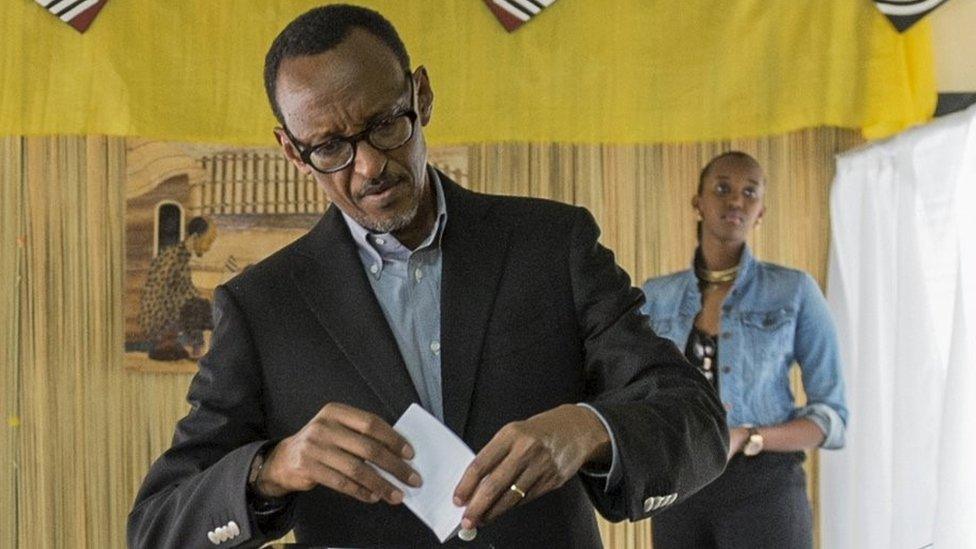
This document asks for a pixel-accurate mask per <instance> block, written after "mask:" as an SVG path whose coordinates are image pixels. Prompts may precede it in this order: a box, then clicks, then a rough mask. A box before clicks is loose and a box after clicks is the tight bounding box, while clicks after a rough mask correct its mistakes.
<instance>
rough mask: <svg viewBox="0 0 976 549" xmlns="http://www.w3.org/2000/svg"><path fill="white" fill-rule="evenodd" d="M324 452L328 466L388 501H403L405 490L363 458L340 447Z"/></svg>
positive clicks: (397, 502)
mask: <svg viewBox="0 0 976 549" xmlns="http://www.w3.org/2000/svg"><path fill="white" fill-rule="evenodd" d="M324 453H325V464H326V465H327V466H329V467H331V468H333V469H335V470H336V471H338V472H340V473H342V474H343V475H345V476H347V477H349V478H350V479H352V480H353V481H355V482H356V483H357V484H359V485H360V486H363V487H364V488H366V489H367V490H369V491H370V492H371V493H373V494H377V495H379V497H381V498H383V499H384V500H386V502H387V503H390V504H393V505H397V504H399V503H400V502H401V501H403V492H401V491H400V490H399V489H398V488H397V487H396V486H393V485H392V484H390V483H389V482H387V480H386V479H384V478H383V477H381V476H380V475H378V474H377V473H376V471H375V470H373V468H372V467H370V466H369V465H367V464H366V463H364V462H363V460H361V459H359V458H358V457H356V456H353V455H351V454H348V453H346V452H345V451H343V450H342V449H340V448H330V449H327V450H325V451H324Z"/></svg>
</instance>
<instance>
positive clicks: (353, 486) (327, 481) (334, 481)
mask: <svg viewBox="0 0 976 549" xmlns="http://www.w3.org/2000/svg"><path fill="white" fill-rule="evenodd" d="M309 469H310V471H309V473H310V475H311V477H312V480H314V481H315V482H317V483H319V484H321V485H322V486H325V487H326V488H331V489H332V490H335V491H336V492H339V493H342V494H345V495H347V496H350V497H352V498H355V499H358V500H359V501H361V502H363V503H376V502H377V501H379V500H380V496H379V494H376V493H373V492H372V491H371V490H370V489H368V488H366V487H365V486H363V485H361V484H359V483H357V482H356V481H355V480H353V479H351V478H349V477H347V476H346V475H344V474H342V473H340V472H339V471H337V470H336V469H333V468H332V467H329V466H328V465H325V464H324V463H314V464H311V465H309Z"/></svg>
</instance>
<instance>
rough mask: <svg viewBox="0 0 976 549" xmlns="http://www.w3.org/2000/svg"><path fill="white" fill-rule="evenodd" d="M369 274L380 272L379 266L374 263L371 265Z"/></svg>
mask: <svg viewBox="0 0 976 549" xmlns="http://www.w3.org/2000/svg"><path fill="white" fill-rule="evenodd" d="M369 272H371V273H373V274H376V273H378V272H380V266H379V265H377V264H376V263H373V265H372V266H371V267H370V268H369Z"/></svg>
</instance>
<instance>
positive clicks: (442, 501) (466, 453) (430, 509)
mask: <svg viewBox="0 0 976 549" xmlns="http://www.w3.org/2000/svg"><path fill="white" fill-rule="evenodd" d="M393 429H394V430H396V432H398V433H400V435H401V436H403V438H405V439H407V442H409V443H410V445H411V446H413V451H414V458H413V459H412V460H410V461H408V463H410V465H411V466H412V467H413V468H414V470H415V471H417V473H418V474H420V478H421V479H423V484H422V485H421V486H420V488H414V487H412V486H408V485H406V484H404V483H402V482H400V481H399V480H397V479H396V477H394V476H393V475H391V474H389V473H387V472H386V471H384V470H382V469H380V468H379V467H376V466H375V465H373V464H372V463H370V465H372V466H373V468H374V469H376V471H377V472H378V473H379V474H380V475H381V476H382V477H383V478H385V479H386V480H388V481H390V483H391V484H393V485H394V486H396V487H397V488H399V489H400V490H402V491H403V503H404V504H405V505H406V506H407V508H408V509H410V510H411V511H413V513H414V514H415V515H417V517H418V518H419V519H420V520H422V521H424V524H426V525H427V526H428V527H430V529H431V530H433V531H434V535H436V536H437V539H439V540H440V541H441V543H444V542H445V541H447V540H449V539H450V538H451V537H453V536H454V534H456V533H458V531H459V530H460V529H461V519H462V518H464V510H465V508H464V507H457V506H456V505H454V489H455V488H456V487H457V485H458V483H459V482H460V481H461V476H462V475H464V471H465V469H467V468H468V465H469V464H470V463H471V461H472V460H474V452H472V451H471V448H468V445H467V444H465V443H464V441H463V440H461V439H460V438H459V437H458V436H457V435H456V434H454V432H453V431H451V430H450V429H448V428H447V426H445V425H444V424H443V423H441V422H440V421H438V420H437V418H435V417H434V416H432V415H430V413H428V412H427V410H424V409H423V408H422V407H420V406H418V405H417V404H411V405H410V407H409V408H407V411H406V412H404V413H403V415H402V416H400V419H398V420H397V422H396V424H395V425H393ZM463 534H465V535H464V536H462V539H465V538H467V539H471V538H473V537H474V535H473V534H474V533H473V532H468V531H464V532H463Z"/></svg>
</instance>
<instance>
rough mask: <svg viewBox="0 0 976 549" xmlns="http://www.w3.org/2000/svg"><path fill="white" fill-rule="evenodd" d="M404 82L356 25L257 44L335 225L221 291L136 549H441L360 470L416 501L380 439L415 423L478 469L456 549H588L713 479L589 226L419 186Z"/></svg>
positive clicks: (412, 94)
mask: <svg viewBox="0 0 976 549" xmlns="http://www.w3.org/2000/svg"><path fill="white" fill-rule="evenodd" d="M409 67H410V63H409V58H408V57H407V52H406V49H405V48H404V46H403V44H402V42H401V41H400V39H399V37H398V36H397V34H396V31H395V30H394V29H393V27H392V26H391V25H390V24H389V23H388V22H387V21H386V20H385V19H383V18H382V17H381V16H380V15H379V14H377V13H375V12H372V11H369V10H365V9H362V8H355V7H349V6H329V7H325V8H318V9H314V10H312V11H310V12H308V13H306V14H305V15H303V16H301V17H299V18H298V19H296V20H295V21H293V22H292V23H291V24H290V25H289V26H288V27H287V28H286V29H285V30H284V31H282V33H281V34H280V35H279V36H278V38H277V39H276V40H275V42H274V43H273V44H272V46H271V49H270V51H269V53H268V56H267V59H266V64H265V84H266V87H267V89H268V95H269V98H270V100H271V103H272V106H273V108H274V110H275V114H276V116H277V117H278V120H279V122H280V123H281V127H280V128H278V129H277V130H276V134H277V136H278V140H279V142H280V143H281V146H282V149H283V150H284V153H285V155H287V157H288V158H289V159H290V160H291V161H292V162H293V163H295V164H296V165H297V166H298V167H299V168H300V169H301V170H302V171H303V172H305V173H309V174H311V175H312V176H314V177H315V179H316V180H317V182H318V183H319V184H320V185H322V187H323V189H324V190H325V192H326V194H327V195H328V197H329V198H330V200H331V202H332V206H331V207H330V208H329V210H328V211H327V212H326V214H325V215H324V216H323V217H322V220H321V221H320V222H319V223H318V224H317V225H316V226H315V228H313V229H312V230H311V231H310V232H309V233H308V234H307V235H305V236H304V237H302V238H300V239H299V240H297V241H296V242H295V243H293V244H291V245H289V246H288V247H286V248H284V249H283V250H281V251H279V252H278V253H276V254H274V255H272V256H271V257H269V258H268V259H266V260H264V261H262V262H261V263H259V264H257V265H255V266H254V267H252V268H250V269H248V270H247V271H245V272H244V273H242V274H241V275H240V276H238V277H236V278H235V279H233V280H231V281H230V282H228V283H227V284H226V285H225V286H222V287H220V288H218V289H217V291H216V293H215V296H214V308H215V321H216V322H215V323H216V326H215V329H214V333H213V339H212V342H211V350H210V352H209V353H208V354H207V356H206V357H205V358H204V359H203V360H202V361H201V363H200V372H199V373H198V374H197V376H196V377H195V378H194V380H193V383H192V385H191V387H190V391H189V396H188V399H189V401H190V403H191V404H192V405H193V407H192V410H191V411H190V413H189V414H188V415H187V416H186V417H185V418H184V419H182V420H181V421H180V422H179V424H178V425H177V427H176V434H175V436H174V439H173V446H172V448H170V449H169V450H168V451H167V452H166V453H165V454H163V456H161V457H160V458H159V460H157V462H156V463H155V464H154V465H153V467H152V469H151V471H150V472H149V475H148V476H147V478H146V480H145V482H144V484H143V487H142V489H141V491H140V492H139V495H138V497H137V499H136V502H135V505H134V507H133V510H132V512H131V514H130V516H129V531H128V537H129V543H130V544H131V545H132V546H138V547H207V546H211V544H212V545H219V546H228V547H230V546H248V547H254V546H258V545H260V544H261V543H263V542H264V541H267V540H269V539H274V538H276V537H278V536H280V535H282V534H283V533H285V532H287V531H288V530H289V529H291V528H294V530H295V534H296V536H297V539H298V540H299V541H301V542H303V543H310V544H319V545H321V544H328V545H341V546H403V545H408V546H432V545H437V540H436V538H434V537H433V535H432V533H431V532H430V531H429V530H428V529H427V528H426V527H425V526H424V525H423V524H422V523H421V522H420V521H419V520H418V519H417V518H416V517H414V516H413V514H412V513H411V512H410V511H409V510H407V509H406V508H405V507H404V506H403V505H401V503H402V501H403V494H402V493H401V492H400V491H399V490H397V489H396V488H395V487H394V486H393V485H392V484H390V483H388V482H386V481H385V480H383V478H382V477H380V476H379V475H378V474H377V473H375V472H374V471H373V469H372V468H370V467H369V466H367V464H366V462H367V461H368V462H370V463H372V464H375V465H376V466H378V467H381V468H382V469H385V470H386V471H388V472H389V473H390V474H392V475H394V476H396V477H397V478H399V479H400V480H401V481H403V482H405V483H407V484H410V485H414V486H416V485H419V484H420V483H422V482H423V479H421V478H419V476H418V475H416V472H415V471H413V470H412V469H411V468H410V462H409V460H410V458H411V457H412V456H413V455H415V452H417V451H423V449H422V448H411V446H410V445H409V444H408V443H407V441H405V440H404V439H403V438H402V437H401V436H400V435H399V434H398V433H397V432H396V431H394V430H393V428H392V427H391V424H392V423H394V422H395V421H396V419H397V418H398V417H399V416H400V414H402V413H403V411H404V410H406V408H407V407H408V406H409V405H410V404H411V403H414V402H416V403H419V404H421V405H422V406H423V407H424V408H425V409H427V410H428V411H429V412H430V413H431V414H433V415H435V416H436V417H438V418H439V419H441V421H443V422H444V423H445V424H446V425H447V426H448V427H449V428H450V429H451V430H453V431H454V432H455V433H457V434H458V435H459V436H460V437H461V438H463V440H464V441H465V442H466V443H467V444H468V445H469V446H470V447H471V448H472V449H474V450H475V451H476V452H477V456H476V458H475V460H474V462H473V463H472V464H471V466H470V467H469V468H468V470H467V472H466V473H465V475H464V477H463V478H462V480H461V482H460V484H459V485H458V486H457V487H453V488H452V489H453V496H454V499H455V503H456V504H457V505H462V506H466V511H465V515H464V520H463V526H464V528H465V529H466V530H467V532H468V533H470V534H474V533H475V532H477V534H476V537H475V538H474V539H473V540H472V541H471V542H470V543H468V544H467V545H468V546H489V545H493V546H495V547H598V546H600V537H599V533H598V530H597V527H596V522H595V519H594V516H593V511H592V509H593V508H592V506H591V502H592V505H595V506H596V508H597V509H598V510H599V511H600V512H601V513H602V514H603V515H604V516H606V517H607V518H609V519H610V520H623V519H625V518H627V519H630V520H639V519H642V518H646V517H648V516H650V515H651V514H652V513H653V512H654V511H656V510H657V509H661V508H664V507H666V506H668V505H670V504H672V503H674V502H675V501H680V500H682V499H684V498H685V497H687V496H688V495H690V494H692V493H693V492H695V491H696V490H697V489H699V488H700V487H702V486H703V485H704V484H706V483H707V482H709V481H710V480H712V479H713V478H715V477H716V476H717V475H718V474H719V473H720V472H721V471H722V469H723V467H724V465H725V456H726V450H727V448H726V446H727V444H728V442H727V441H728V433H727V430H726V427H725V419H724V411H723V409H722V407H721V405H720V403H719V401H718V399H717V398H716V395H715V394H714V392H713V391H712V390H711V389H710V387H709V386H708V384H707V383H706V382H705V381H704V379H703V378H702V377H701V376H700V374H698V373H697V372H696V371H695V370H694V369H693V368H691V367H690V366H688V365H687V363H685V361H684V359H683V358H682V356H681V354H680V353H679V352H678V350H677V349H676V348H675V347H674V346H673V345H672V344H671V343H669V342H667V341H666V340H663V339H661V338H658V337H657V336H655V335H654V334H653V333H652V331H651V330H650V328H649V327H648V325H647V322H646V319H645V317H643V316H641V315H640V314H639V306H640V305H641V303H642V297H641V293H640V291H638V290H636V289H634V288H632V287H631V286H630V280H629V278H628V277H627V275H626V274H625V273H624V272H623V271H622V270H621V269H620V268H619V267H617V265H616V264H615V263H614V260H613V255H612V253H611V252H610V251H608V250H607V249H606V248H604V247H602V246H600V245H599V244H598V242H597V239H598V236H599V230H598V229H597V227H596V224H595V223H594V221H593V218H592V217H591V216H590V215H589V213H588V212H587V211H586V210H584V209H582V208H576V207H572V206H567V205H561V204H557V203H554V202H548V201H542V200H533V199H525V198H511V197H497V196H488V195H481V194H475V193H472V192H469V191H467V190H464V189H462V188H461V187H459V186H458V185H456V184H455V183H454V182H452V181H450V180H449V179H448V178H447V177H446V176H444V175H443V174H441V173H439V172H437V171H436V170H434V169H433V168H432V167H430V166H429V165H428V164H427V161H426V158H427V157H426V144H425V141H424V136H423V131H422V127H423V126H426V125H427V124H428V122H429V121H430V119H431V112H432V107H433V92H432V90H431V86H430V82H429V79H428V75H427V72H426V70H425V69H424V68H423V67H421V68H418V69H416V70H415V71H413V72H411V71H410V68H409ZM587 496H588V497H587ZM466 537H471V536H466ZM448 543H449V544H454V545H462V546H464V545H465V542H464V541H460V540H459V539H458V538H454V539H453V540H451V541H449V542H448Z"/></svg>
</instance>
